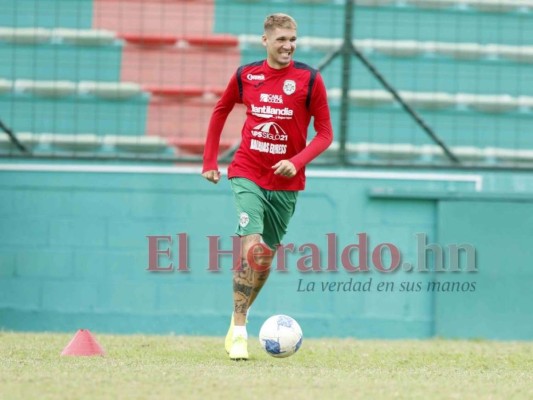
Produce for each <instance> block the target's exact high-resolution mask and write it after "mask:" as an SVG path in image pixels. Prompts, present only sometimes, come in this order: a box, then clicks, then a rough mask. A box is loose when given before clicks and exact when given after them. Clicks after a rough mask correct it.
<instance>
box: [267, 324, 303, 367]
mask: <svg viewBox="0 0 533 400" xmlns="http://www.w3.org/2000/svg"><path fill="white" fill-rule="evenodd" d="M302 338H303V335H302V329H301V328H300V325H298V322H296V320H294V319H293V318H291V317H289V316H287V315H274V316H272V317H270V318H269V319H267V320H266V321H265V322H264V323H263V326H262V327H261V330H260V331H259V341H260V342H261V346H262V347H263V349H265V351H266V352H267V353H268V354H270V355H271V356H272V357H277V358H284V357H289V356H292V355H293V354H294V353H296V352H297V351H298V349H299V348H300V346H301V345H302Z"/></svg>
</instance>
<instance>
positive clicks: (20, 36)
mask: <svg viewBox="0 0 533 400" xmlns="http://www.w3.org/2000/svg"><path fill="white" fill-rule="evenodd" d="M51 37H52V34H51V32H50V30H49V29H44V28H9V27H0V41H4V42H10V43H17V44H34V43H44V42H47V41H49V40H50V38H51Z"/></svg>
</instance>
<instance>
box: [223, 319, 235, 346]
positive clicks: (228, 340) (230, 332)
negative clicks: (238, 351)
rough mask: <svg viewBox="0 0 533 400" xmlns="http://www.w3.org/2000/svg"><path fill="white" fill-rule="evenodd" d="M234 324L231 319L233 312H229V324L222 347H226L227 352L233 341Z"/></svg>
mask: <svg viewBox="0 0 533 400" xmlns="http://www.w3.org/2000/svg"><path fill="white" fill-rule="evenodd" d="M234 326H235V322H234V320H233V313H231V322H230V324H229V328H228V333H226V340H225V341H224V347H225V348H226V353H228V354H229V351H230V350H231V344H232V342H233V327H234Z"/></svg>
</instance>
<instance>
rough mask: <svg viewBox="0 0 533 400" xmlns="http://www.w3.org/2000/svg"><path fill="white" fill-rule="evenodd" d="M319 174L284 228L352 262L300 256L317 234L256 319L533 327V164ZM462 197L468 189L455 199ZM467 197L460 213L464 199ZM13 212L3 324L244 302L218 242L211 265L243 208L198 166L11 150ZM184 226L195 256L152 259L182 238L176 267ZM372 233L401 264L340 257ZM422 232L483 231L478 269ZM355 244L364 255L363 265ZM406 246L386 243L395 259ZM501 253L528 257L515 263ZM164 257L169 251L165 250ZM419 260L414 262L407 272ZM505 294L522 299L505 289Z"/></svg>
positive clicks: (171, 313) (1, 189)
mask: <svg viewBox="0 0 533 400" xmlns="http://www.w3.org/2000/svg"><path fill="white" fill-rule="evenodd" d="M80 168H81V169H80ZM91 168H96V169H91ZM136 168H138V166H136ZM309 175H310V177H309V179H308V187H307V190H306V191H305V192H303V193H302V194H301V196H300V198H299V204H298V209H297V211H296V213H295V215H294V219H293V220H292V223H291V226H290V230H289V233H288V235H287V237H286V239H285V241H284V242H285V244H288V243H293V244H294V245H295V248H296V250H298V248H299V247H300V246H303V245H305V244H310V243H311V244H316V245H317V248H318V250H319V252H320V255H321V259H320V263H318V264H319V265H318V264H317V265H318V266H319V267H322V269H326V268H327V266H328V262H329V263H330V264H331V265H334V264H335V263H333V261H332V259H331V258H329V259H328V252H327V249H328V242H327V238H328V237H327V236H326V235H327V234H330V237H332V236H331V235H332V234H334V235H335V237H336V239H337V250H336V251H331V252H330V254H336V255H337V263H336V264H337V266H338V269H339V271H338V272H314V271H311V272H301V271H299V270H298V268H297V266H298V261H299V260H300V262H302V257H305V256H308V255H309V254H310V252H311V249H310V247H311V246H310V245H307V246H306V247H304V248H302V249H301V250H302V251H301V252H298V251H296V252H295V253H294V254H287V257H286V267H287V270H288V271H287V272H278V271H274V272H273V273H272V276H271V280H270V281H269V282H268V284H267V286H266V287H265V289H264V292H263V293H262V294H261V296H260V297H259V299H258V301H257V303H256V304H255V305H254V307H253V309H252V313H251V315H250V325H249V328H250V332H251V333H252V334H257V332H258V329H259V327H260V324H261V323H262V321H263V320H264V319H265V318H266V317H268V316H269V315H271V314H275V313H286V314H289V315H292V316H294V317H295V318H296V319H298V320H299V322H300V323H301V325H302V327H303V330H304V332H305V334H306V336H308V337H321V336H340V337H346V336H354V337H360V338H376V337H378V338H428V337H433V336H435V335H438V336H445V337H484V338H498V339H532V338H533V321H532V318H531V313H530V312H528V310H527V307H525V306H520V307H513V306H512V305H513V304H515V303H520V304H524V305H527V304H531V302H532V300H533V298H532V294H531V291H527V290H523V288H524V287H525V286H529V287H530V286H531V283H533V280H532V275H531V273H530V272H528V271H529V269H528V268H527V265H528V264H527V260H531V256H532V255H533V254H532V251H531V249H530V247H529V248H528V247H527V246H525V243H526V242H527V241H530V238H531V232H530V226H531V224H526V222H527V220H525V219H524V227H522V228H521V229H519V230H514V229H511V225H510V224H512V223H513V222H512V221H515V222H516V220H517V219H520V216H521V215H524V216H528V218H529V216H530V215H531V212H530V211H531V207H532V206H531V201H532V200H531V199H532V198H533V177H532V176H531V175H530V174H520V173H475V172H469V173H468V174H463V173H457V172H453V171H452V172H450V171H447V172H446V171H440V172H431V171H427V172H420V171H413V172H410V171H396V172H391V171H376V170H363V171H361V170H310V171H309ZM465 198H468V199H470V200H469V201H462V202H460V203H455V202H457V201H459V200H465ZM487 198H488V199H489V200H488V203H489V204H491V205H492V206H494V207H496V208H495V209H491V208H484V210H485V211H483V212H480V213H478V214H476V215H477V217H476V218H478V219H474V220H473V221H474V222H473V223H477V222H475V221H479V220H484V221H486V222H485V223H484V224H483V225H480V227H479V229H477V230H470V231H465V230H464V229H463V228H465V227H467V226H468V222H466V221H467V220H465V219H464V217H463V215H469V214H472V212H474V211H479V210H480V206H479V202H481V203H483V204H485V202H487ZM472 199H474V200H475V201H473V200H472ZM458 204H460V205H461V207H460V210H459V211H460V213H459V211H455V208H453V206H456V205H458ZM517 204H518V205H519V207H521V208H518V207H517ZM491 210H492V211H491ZM461 213H462V214H461ZM506 213H511V214H512V218H510V219H507V218H506V217H505V215H507V214H506ZM454 215H457V216H458V219H457V218H456V219H452V218H451V216H454ZM491 215H493V216H494V220H495V221H496V222H495V225H494V226H495V229H498V228H496V227H498V226H499V227H500V228H499V229H500V230H499V231H498V232H505V237H507V238H508V239H506V240H507V242H506V243H515V242H514V241H513V240H515V239H516V240H517V242H516V243H518V245H517V246H516V247H514V248H512V247H506V248H505V253H501V252H498V251H497V248H491V247H490V243H491V241H492V240H493V237H494V236H493V234H494V231H491V230H490V229H489V227H490V226H491V223H490V221H491ZM529 219H530V218H529ZM0 221H1V223H0V329H8V330H12V329H13V330H50V331H73V330H75V329H77V328H82V327H85V328H88V329H93V330H96V331H105V332H120V333H134V332H144V333H169V332H175V333H177V334H202V335H223V334H224V332H225V329H226V325H227V322H228V317H229V315H230V312H231V307H232V306H231V272H230V268H231V264H232V263H231V257H229V256H223V257H221V259H220V260H221V271H220V272H217V273H214V272H209V271H208V266H209V257H208V255H209V241H208V240H209V239H208V236H220V237H221V241H220V244H219V246H220V248H221V249H223V250H229V249H230V247H231V243H232V241H231V235H232V234H233V229H234V227H235V225H236V216H235V215H234V212H233V204H232V197H231V193H230V189H229V185H228V183H227V181H226V180H223V181H222V182H221V183H220V184H219V185H217V186H214V185H211V184H208V183H207V182H204V181H203V180H202V178H201V177H200V176H199V170H198V169H197V168H188V169H187V168H181V169H178V168H166V169H165V168H163V169H161V168H155V169H152V167H144V168H143V169H142V170H141V171H139V170H138V169H133V168H130V169H128V167H127V166H113V165H109V166H107V167H106V166H89V168H88V167H83V166H80V165H59V164H54V165H52V166H48V167H46V166H42V165H36V164H2V165H1V166H0ZM443 221H444V222H446V223H448V225H447V227H446V226H443ZM506 221H511V222H506ZM506 223H507V225H506ZM512 226H514V225H512ZM454 228H455V230H454ZM528 229H529V230H528ZM502 230H503V231H502ZM179 233H186V234H187V236H188V265H187V266H188V267H189V269H190V271H189V272H177V271H174V272H149V271H147V268H148V238H147V236H149V235H170V236H172V237H173V243H172V245H171V257H170V258H171V260H172V261H173V264H174V268H177V266H178V260H179V255H180V254H183V249H181V250H179V249H178V240H177V237H176V234H179ZM362 233H365V234H366V235H367V238H368V248H369V251H370V253H372V250H373V249H375V248H376V247H377V246H378V245H379V244H380V243H386V242H388V243H392V244H393V245H394V246H395V247H396V248H398V249H399V250H400V251H401V263H400V266H399V268H398V269H397V270H396V271H395V272H393V273H384V272H380V271H379V270H377V269H376V266H375V264H374V263H373V258H372V255H371V254H369V255H368V263H369V271H368V272H355V273H354V272H351V273H349V272H347V271H346V270H345V269H344V268H343V265H342V262H341V261H342V260H341V258H342V250H343V249H344V248H345V247H346V246H348V245H350V244H357V243H359V244H361V237H360V236H359V237H358V236H357V234H362ZM420 234H423V235H424V238H425V239H424V240H425V243H426V245H430V244H432V243H434V244H435V243H436V244H438V245H439V246H441V247H442V248H443V249H444V251H447V246H448V245H449V244H454V243H456V244H460V243H463V241H465V240H466V241H468V242H471V243H472V244H473V245H474V246H475V247H476V248H477V249H478V262H477V268H478V271H477V272H467V271H465V270H464V269H465V268H464V266H463V267H462V268H463V269H462V270H461V271H460V272H450V271H446V272H440V273H437V272H434V271H431V270H432V269H433V268H434V266H435V263H434V262H432V261H431V257H430V255H429V252H428V260H427V262H426V264H427V267H428V269H429V271H426V272H420V271H418V269H419V267H420V265H421V263H420V262H419V259H418V254H419V253H420V251H419V250H418V249H417V248H418V247H419V244H418V241H419V236H417V235H420ZM465 234H466V236H465ZM502 234H503V233H502ZM417 246H418V247H417ZM160 248H161V249H164V248H165V245H164V243H163V244H162V245H161V247H160ZM358 254H359V253H357V252H354V253H353V254H352V262H353V264H354V265H357V264H358V262H359V258H358ZM424 254H426V253H424ZM328 260H329V261H328ZM393 260H394V259H393V258H392V257H390V255H389V254H388V253H387V251H384V252H383V256H382V263H383V266H384V268H388V267H389V266H390V265H391V262H392V261H393ZM502 260H506V264H507V265H508V266H509V267H511V266H516V267H517V268H513V269H512V270H510V269H502V268H501V263H502ZM309 261H310V260H308V261H307V262H309ZM159 262H160V264H161V266H164V265H167V264H168V262H169V260H168V258H167V257H166V256H162V257H160V260H159ZM406 263H411V264H412V265H413V268H414V270H412V271H410V272H408V271H406V269H407V266H406V265H405V264H406ZM306 265H307V266H309V264H306ZM518 266H521V267H520V268H518ZM445 267H446V262H445ZM495 271H498V273H496V272H495ZM511 272H512V273H511ZM434 281H439V282H450V284H449V285H451V284H452V283H453V282H457V281H467V282H477V284H476V285H474V286H476V287H475V290H474V291H469V290H459V291H443V290H440V291H434V290H427V289H426V288H427V285H428V284H429V283H431V282H434ZM323 285H324V286H323ZM359 285H361V287H360V290H359V291H357V290H354V289H358V288H359ZM417 285H420V287H421V288H422V290H417V289H416V286H417ZM312 286H314V290H310V289H311V288H312ZM364 288H368V290H367V291H363V289H364ZM307 289H309V290H307ZM345 290H346V291H345ZM505 297H508V298H512V301H501V300H500V299H502V298H505ZM487 304H500V307H499V308H494V307H487V306H486V305H487ZM502 313H505V315H503V314H502ZM473 314H475V316H476V318H475V319H469V318H470V317H471V316H472V315H473ZM469 321H471V322H469ZM511 326H512V328H511ZM470 328H471V329H470Z"/></svg>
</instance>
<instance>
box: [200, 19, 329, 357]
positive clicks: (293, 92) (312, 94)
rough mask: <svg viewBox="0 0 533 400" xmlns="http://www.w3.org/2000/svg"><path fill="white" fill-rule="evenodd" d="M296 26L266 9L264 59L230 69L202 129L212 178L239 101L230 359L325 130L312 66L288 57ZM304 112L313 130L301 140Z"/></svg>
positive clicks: (239, 351)
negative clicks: (237, 259) (237, 252)
mask: <svg viewBox="0 0 533 400" xmlns="http://www.w3.org/2000/svg"><path fill="white" fill-rule="evenodd" d="M296 28H297V26H296V21H295V20H294V19H293V18H292V17H291V16H289V15H286V14H272V15H269V16H267V17H266V19H265V22H264V34H263V36H262V42H263V46H264V47H265V49H266V60H262V61H257V62H253V63H251V64H247V65H243V66H241V67H239V68H238V69H237V71H236V73H235V74H234V75H233V76H232V77H231V79H230V81H229V84H228V86H227V88H226V89H225V91H224V93H223V94H222V97H221V98H220V99H219V101H218V102H217V104H216V106H215V108H214V110H213V114H212V115H211V120H210V123H209V128H208V132H207V138H206V144H205V149H204V158H203V170H202V176H203V177H204V178H206V179H207V180H208V181H210V182H213V183H218V181H219V180H220V172H219V171H218V162H217V155H218V150H219V144H220V135H221V133H222V129H223V126H224V123H225V121H226V118H227V117H228V114H229V113H230V112H231V110H232V109H233V107H234V105H235V104H236V103H242V104H244V105H245V106H246V121H245V122H244V126H243V128H242V132H241V135H242V138H241V143H240V146H239V148H238V150H237V151H236V153H235V156H234V158H233V160H232V162H231V163H230V165H229V168H228V178H229V179H230V184H231V188H232V191H233V195H234V200H235V206H236V209H237V221H238V224H237V225H238V226H237V230H236V234H237V235H238V236H240V238H241V264H240V265H239V266H236V267H235V268H234V275H233V303H234V309H233V314H232V317H231V322H230V328H229V330H228V333H227V335H226V341H225V347H226V351H227V352H228V353H229V357H230V359H232V360H246V359H248V342H247V339H248V335H247V331H246V317H247V312H248V309H249V308H250V306H251V304H252V303H253V302H254V300H255V299H256V297H257V295H258V293H259V291H260V290H261V288H262V287H263V285H264V284H265V282H266V280H267V278H268V275H269V272H270V265H271V263H272V259H273V257H274V254H275V250H276V246H277V245H279V244H280V243H281V240H282V238H283V236H284V235H285V233H286V232H287V226H288V224H289V220H290V219H291V217H292V215H293V213H294V209H295V206H296V200H297V198H298V192H299V191H300V190H303V189H304V187H305V166H306V165H307V164H308V163H309V162H310V161H311V160H313V159H314V158H315V157H317V156H318V155H319V154H320V153H322V152H323V151H324V150H326V149H327V148H328V146H329V145H330V144H331V141H332V138H333V133H332V128H331V119H330V112H329V107H328V103H327V97H326V88H325V86H324V82H323V80H322V77H321V75H320V73H319V72H318V71H316V70H314V69H312V68H311V67H309V66H308V65H306V64H303V63H300V62H296V61H294V60H293V56H294V52H295V50H296ZM311 117H313V118H314V123H313V126H314V129H315V131H316V135H315V136H314V138H313V139H312V140H311V142H310V143H309V144H307V129H308V126H309V123H310V121H311ZM265 245H266V247H265ZM250 255H252V256H250Z"/></svg>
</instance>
